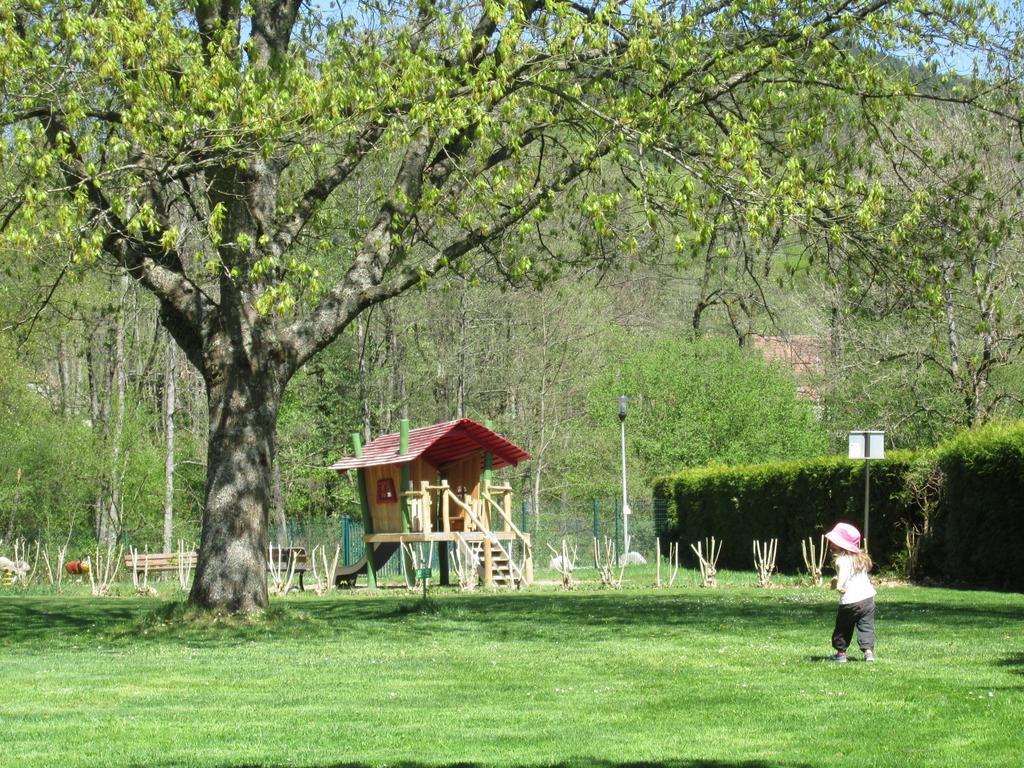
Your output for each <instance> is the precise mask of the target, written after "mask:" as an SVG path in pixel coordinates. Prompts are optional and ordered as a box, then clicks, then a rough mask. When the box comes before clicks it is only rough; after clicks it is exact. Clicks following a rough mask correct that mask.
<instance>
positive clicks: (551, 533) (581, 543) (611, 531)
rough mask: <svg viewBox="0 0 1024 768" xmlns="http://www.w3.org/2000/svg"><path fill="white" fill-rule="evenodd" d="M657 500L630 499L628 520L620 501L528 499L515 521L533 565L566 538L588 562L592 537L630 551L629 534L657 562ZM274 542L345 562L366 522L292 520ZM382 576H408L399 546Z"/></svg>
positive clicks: (353, 556) (660, 531)
mask: <svg viewBox="0 0 1024 768" xmlns="http://www.w3.org/2000/svg"><path fill="white" fill-rule="evenodd" d="M658 501H659V502H660V503H656V502H655V501H654V500H652V499H641V500H637V501H634V502H632V503H631V504H630V514H629V515H628V516H627V517H626V519H625V520H624V518H623V515H622V500H621V499H586V500H576V501H573V500H562V501H560V502H559V503H558V504H557V505H556V506H554V507H553V508H550V509H546V510H544V511H543V512H541V514H539V515H538V514H536V512H535V511H534V510H532V509H531V508H530V505H529V503H528V502H525V501H524V502H523V503H522V504H521V505H520V508H519V511H518V513H517V514H516V515H515V518H516V519H515V523H516V525H517V526H518V527H519V528H520V530H522V531H525V532H528V533H529V534H530V537H531V540H532V542H533V552H534V563H535V565H537V566H539V567H543V566H546V565H547V564H548V563H549V561H550V559H551V557H552V556H553V555H552V554H551V550H550V549H549V548H548V545H550V546H551V548H553V549H554V550H555V551H558V552H560V551H561V547H562V542H563V541H565V543H566V546H567V547H569V549H570V551H576V552H577V553H578V554H579V556H580V558H581V559H583V560H585V559H586V558H587V557H589V555H590V553H591V552H592V549H593V542H594V539H597V540H598V541H599V542H601V543H602V545H603V544H604V542H605V541H606V540H608V541H610V542H611V543H612V547H613V550H614V551H615V552H616V553H623V552H626V551H627V549H626V546H625V542H624V537H625V536H626V535H628V536H629V548H628V551H629V552H636V553H639V554H640V555H641V556H642V557H643V558H644V560H646V561H648V562H653V560H654V558H655V554H656V551H657V548H656V539H657V538H658V537H659V536H664V531H665V523H666V507H665V504H664V502H663V501H661V500H658ZM271 540H272V541H276V542H279V543H282V544H287V546H292V547H305V548H306V551H307V552H311V551H312V549H313V547H316V546H324V547H326V548H327V550H328V553H333V551H334V549H335V547H338V549H339V555H338V562H339V563H340V564H342V565H352V564H354V563H356V562H358V561H359V559H360V558H362V557H363V555H364V552H365V549H364V546H363V524H362V521H361V520H358V519H356V518H354V517H352V516H350V515H340V516H333V517H322V518H290V519H288V521H287V525H286V527H285V529H284V530H283V531H282V530H280V528H278V527H276V526H275V527H273V529H272V531H271ZM512 555H513V559H515V560H516V561H520V560H521V558H522V556H523V553H522V549H521V544H520V543H519V542H518V541H517V542H516V543H515V545H514V551H513V553H512ZM438 557H439V552H438V549H437V546H436V545H434V547H433V549H432V552H431V554H430V562H431V563H432V564H433V565H434V567H435V568H436V567H437V564H438ZM378 575H380V576H385V577H388V576H403V575H404V572H403V558H402V557H401V552H400V550H399V551H396V552H395V554H394V555H392V557H391V559H390V560H389V561H388V562H387V564H386V565H385V566H384V567H383V568H381V569H378Z"/></svg>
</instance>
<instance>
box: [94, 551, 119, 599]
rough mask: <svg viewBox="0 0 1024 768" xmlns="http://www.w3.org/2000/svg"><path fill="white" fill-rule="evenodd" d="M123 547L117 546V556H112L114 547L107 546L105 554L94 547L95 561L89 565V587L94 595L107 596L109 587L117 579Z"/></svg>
mask: <svg viewBox="0 0 1024 768" xmlns="http://www.w3.org/2000/svg"><path fill="white" fill-rule="evenodd" d="M123 553H124V547H123V546H121V545H118V547H117V556H116V557H115V556H114V545H113V544H109V545H107V551H106V553H103V552H101V551H100V548H99V546H97V547H96V559H95V560H93V561H92V562H91V563H89V585H90V586H91V587H92V593H93V594H94V595H109V594H110V585H111V584H113V583H114V579H115V578H116V577H117V571H118V569H119V568H120V567H121V555H122V554H123Z"/></svg>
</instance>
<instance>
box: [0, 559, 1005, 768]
mask: <svg viewBox="0 0 1024 768" xmlns="http://www.w3.org/2000/svg"><path fill="white" fill-rule="evenodd" d="M648 576H649V577H650V578H648ZM752 579H753V577H752V575H750V574H746V575H744V576H742V577H736V576H734V577H733V578H732V579H731V580H730V579H726V581H727V582H729V583H726V584H724V585H723V586H722V587H721V588H719V589H718V590H713V591H712V590H701V589H698V588H696V587H694V586H693V579H692V577H687V580H686V583H685V584H684V586H682V587H676V588H673V589H660V590H656V589H653V588H650V587H641V586H640V583H641V582H642V583H645V584H650V583H651V582H652V581H653V573H651V574H644V573H641V576H640V577H639V578H637V577H634V580H633V582H632V583H631V584H628V585H627V588H625V589H622V590H618V591H612V590H600V589H597V588H592V589H583V590H579V591H576V592H571V593H563V592H560V591H556V590H554V589H553V588H547V589H545V588H534V589H533V590H531V591H527V592H525V593H521V594H498V595H491V594H459V593H457V592H447V591H441V590H435V594H436V595H437V597H436V598H435V600H434V601H433V606H434V609H433V610H431V611H420V610H418V609H417V606H418V605H419V600H418V598H417V597H415V596H410V595H408V594H406V593H404V592H402V591H397V590H393V591H381V592H378V593H376V594H371V593H368V592H365V591H356V592H353V593H336V594H332V595H330V596H325V597H322V598H318V597H315V596H312V595H309V594H304V595H298V596H295V597H289V598H288V599H285V600H277V601H275V606H276V607H275V608H273V609H272V610H271V611H270V612H269V614H268V615H266V616H264V617H263V618H262V619H259V620H257V621H253V622H250V623H246V624H238V623H235V622H230V621H227V622H225V621H223V620H221V621H217V622H215V623H211V622H209V621H207V622H199V621H193V622H184V621H181V620H180V618H179V619H177V620H175V619H172V620H167V618H166V617H169V616H176V617H180V615H181V614H183V613H184V611H182V610H181V609H180V608H176V607H175V605H174V604H173V603H171V602H170V601H169V600H154V599H140V598H135V597H122V598H106V599H97V598H93V597H89V596H84V595H81V594H64V595H52V594H45V593H43V592H33V591H29V592H21V591H19V590H17V589H7V590H3V591H0V766H2V767H3V768H30V767H31V766H47V767H50V766H61V767H71V766H90V768H94V767H96V766H103V767H104V768H106V767H108V766H179V765H180V766H285V765H296V766H338V767H341V766H344V767H345V768H363V767H364V766H384V765H389V766H403V767H404V768H433V767H434V766H480V767H483V766H565V767H568V766H602V767H604V768H611V767H613V766H618V767H620V768H626V767H627V766H655V767H660V768H684V767H687V766H702V767H704V768H715V767H718V768H724V767H725V766H747V767H749V768H753V767H755V766H831V765H836V766H838V765H846V766H906V765H913V766H959V765H970V766H984V765H989V766H1020V765H1022V764H1024V744H1022V731H1024V596H1022V595H1019V594H996V593H991V592H961V591H953V590H944V589H928V588H920V587H904V586H894V587H883V588H882V589H881V590H880V594H879V608H878V636H879V642H878V656H879V661H878V662H877V663H875V664H865V663H863V662H860V661H859V660H858V661H856V662H854V663H849V664H846V665H834V664H828V663H826V662H824V661H822V659H823V658H824V656H825V655H826V654H827V653H828V652H829V650H830V649H829V642H828V641H829V636H830V633H831V627H832V621H833V619H834V615H835V604H836V599H835V595H834V593H829V592H828V591H826V590H823V589H811V588H800V587H796V586H784V587H782V588H778V589H769V590H759V589H756V588H752V587H748V586H744V585H745V584H749V583H750V581H751V580H752ZM855 656H857V657H859V654H855Z"/></svg>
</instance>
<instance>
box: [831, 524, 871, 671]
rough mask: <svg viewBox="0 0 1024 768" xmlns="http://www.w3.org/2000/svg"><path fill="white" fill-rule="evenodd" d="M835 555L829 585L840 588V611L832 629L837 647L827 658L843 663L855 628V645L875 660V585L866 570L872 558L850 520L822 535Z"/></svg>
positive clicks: (833, 642)
mask: <svg viewBox="0 0 1024 768" xmlns="http://www.w3.org/2000/svg"><path fill="white" fill-rule="evenodd" d="M825 538H826V539H828V541H829V544H831V545H832V553H833V554H834V555H835V556H836V559H835V566H836V577H835V578H834V579H832V587H833V589H836V590H838V591H839V614H838V615H837V616H836V628H835V630H834V631H833V632H832V647H833V648H835V649H836V652H835V654H834V655H832V656H829V657H828V660H829V661H837V662H840V663H842V662H845V661H846V649H847V648H848V647H849V645H850V640H851V639H852V638H853V629H854V627H856V628H857V644H858V645H859V646H860V649H861V651H863V652H864V661H874V660H875V588H874V587H873V586H871V579H869V578H868V571H870V570H871V558H870V557H869V556H868V553H867V552H862V551H861V549H860V531H858V530H857V529H856V528H854V527H853V526H852V525H850V524H849V523H837V524H836V526H835V528H833V529H832V530H831V531H829V532H828V533H826V534H825Z"/></svg>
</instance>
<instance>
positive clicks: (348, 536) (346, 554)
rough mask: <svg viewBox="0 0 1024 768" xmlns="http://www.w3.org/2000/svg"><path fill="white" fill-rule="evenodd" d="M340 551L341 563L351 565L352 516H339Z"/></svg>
mask: <svg viewBox="0 0 1024 768" xmlns="http://www.w3.org/2000/svg"><path fill="white" fill-rule="evenodd" d="M341 551H342V555H341V557H342V561H341V563H342V565H345V566H349V565H352V518H350V517H349V516H348V515H344V516H343V517H342V518H341Z"/></svg>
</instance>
